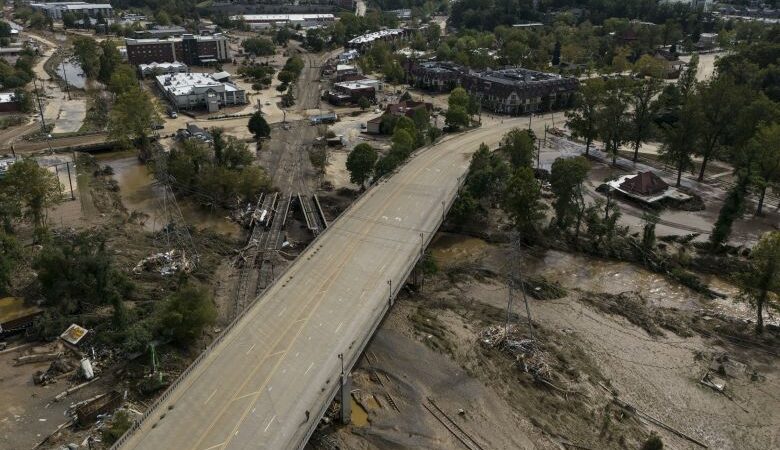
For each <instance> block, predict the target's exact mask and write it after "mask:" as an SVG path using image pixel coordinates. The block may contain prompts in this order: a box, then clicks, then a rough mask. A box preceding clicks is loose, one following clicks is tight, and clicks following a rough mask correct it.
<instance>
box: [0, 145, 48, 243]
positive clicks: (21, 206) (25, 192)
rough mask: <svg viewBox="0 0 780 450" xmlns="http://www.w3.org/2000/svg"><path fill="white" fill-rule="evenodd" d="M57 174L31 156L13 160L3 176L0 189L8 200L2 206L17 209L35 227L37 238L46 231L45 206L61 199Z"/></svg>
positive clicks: (0, 179) (0, 180)
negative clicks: (6, 203)
mask: <svg viewBox="0 0 780 450" xmlns="http://www.w3.org/2000/svg"><path fill="white" fill-rule="evenodd" d="M60 189H61V186H60V182H59V180H58V179H57V177H56V176H55V175H54V173H52V172H51V171H49V170H48V169H46V168H44V167H41V166H40V165H39V164H38V162H37V161H36V160H34V159H32V158H26V159H22V160H19V161H16V162H15V163H14V164H12V165H11V167H10V168H9V169H8V171H7V172H6V173H5V176H4V177H3V178H0V192H2V193H3V194H4V195H3V197H4V198H5V199H8V201H10V202H12V206H11V207H9V208H7V209H6V208H4V209H6V210H12V211H18V212H19V213H20V214H21V215H22V216H23V217H24V218H26V219H27V220H29V221H30V223H31V224H32V225H33V227H35V230H36V235H37V236H38V237H39V238H40V237H41V234H42V233H45V231H46V208H48V207H50V206H52V205H55V204H57V203H59V202H60V201H62V194H61V190H60Z"/></svg>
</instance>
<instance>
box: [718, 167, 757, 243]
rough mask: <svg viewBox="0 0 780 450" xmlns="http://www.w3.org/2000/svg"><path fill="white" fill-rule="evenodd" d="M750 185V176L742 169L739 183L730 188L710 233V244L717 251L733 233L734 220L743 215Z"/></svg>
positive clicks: (738, 177)
mask: <svg viewBox="0 0 780 450" xmlns="http://www.w3.org/2000/svg"><path fill="white" fill-rule="evenodd" d="M749 185H750V176H748V175H747V174H746V173H743V172H742V171H739V172H738V173H737V183H736V184H735V185H734V186H733V187H732V188H731V189H729V191H728V193H727V194H726V199H725V200H724V201H723V205H722V206H721V207H720V212H718V218H717V220H715V225H714V226H713V227H712V233H710V244H711V247H712V249H713V250H715V251H717V250H718V249H719V248H720V247H721V246H722V245H723V244H724V243H726V241H727V240H728V238H729V236H730V235H731V227H732V226H733V225H734V221H736V220H737V219H738V218H740V217H742V214H743V213H744V212H745V198H746V196H747V192H748V187H749Z"/></svg>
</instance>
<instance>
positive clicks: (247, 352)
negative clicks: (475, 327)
mask: <svg viewBox="0 0 780 450" xmlns="http://www.w3.org/2000/svg"><path fill="white" fill-rule="evenodd" d="M255 345H257V344H252V346H251V347H249V350H247V351H246V354H247V355H248V354H249V352H251V351H252V349H253V348H255Z"/></svg>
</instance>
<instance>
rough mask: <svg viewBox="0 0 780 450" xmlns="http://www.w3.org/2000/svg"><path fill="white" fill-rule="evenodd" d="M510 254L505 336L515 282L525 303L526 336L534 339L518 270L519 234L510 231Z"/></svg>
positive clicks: (523, 286) (521, 279) (521, 277)
mask: <svg viewBox="0 0 780 450" xmlns="http://www.w3.org/2000/svg"><path fill="white" fill-rule="evenodd" d="M510 240H511V243H512V244H511V245H512V252H511V256H510V260H509V270H508V274H509V276H508V279H509V298H508V299H507V308H506V327H505V331H504V332H505V335H508V334H509V322H510V320H511V314H512V304H513V303H514V294H515V285H514V284H515V281H517V282H518V283H520V290H521V292H522V293H523V302H524V303H525V314H526V317H527V319H528V335H529V337H530V338H531V339H534V327H533V323H532V322H531V309H530V308H529V306H528V297H527V296H526V293H525V283H523V275H522V273H521V270H520V234H519V233H518V232H517V231H512V233H511V235H510Z"/></svg>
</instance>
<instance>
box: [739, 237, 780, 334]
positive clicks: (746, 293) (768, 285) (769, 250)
mask: <svg viewBox="0 0 780 450" xmlns="http://www.w3.org/2000/svg"><path fill="white" fill-rule="evenodd" d="M739 281H740V283H739V284H740V288H741V290H742V295H743V297H744V298H746V299H747V300H748V301H749V302H750V303H751V304H752V305H753V306H754V307H755V308H756V333H758V334H760V333H762V332H763V331H764V309H767V310H768V309H769V307H770V306H772V307H774V308H777V307H779V306H780V303H778V296H780V231H770V232H768V233H766V234H764V235H763V236H761V239H760V240H759V241H758V244H756V246H755V247H753V251H752V252H751V253H750V267H749V268H748V270H746V271H744V272H743V273H742V274H741V276H740V277H739Z"/></svg>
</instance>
